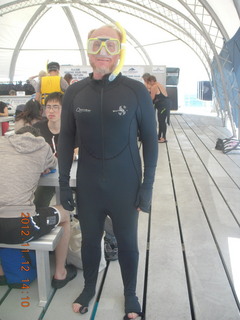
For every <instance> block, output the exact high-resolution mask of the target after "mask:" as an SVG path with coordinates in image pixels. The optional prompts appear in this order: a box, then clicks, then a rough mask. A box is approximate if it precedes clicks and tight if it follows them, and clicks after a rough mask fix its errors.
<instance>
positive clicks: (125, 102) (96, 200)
mask: <svg viewBox="0 0 240 320" xmlns="http://www.w3.org/2000/svg"><path fill="white" fill-rule="evenodd" d="M120 43H121V33H120V32H119V30H117V29H116V28H115V27H114V26H112V27H111V26H103V27H101V28H99V29H95V30H93V31H91V32H90V33H89V39H88V56H89V60H90V64H91V66H92V68H93V73H92V74H90V76H89V77H88V78H86V79H84V80H82V81H80V82H76V83H74V84H72V85H71V86H70V87H69V88H68V90H67V92H66V93H65V96H64V100H63V107H62V120H61V131H60V136H59V143H58V161H59V174H60V177H59V183H60V197H61V203H62V205H63V207H64V208H66V209H68V210H73V198H72V191H71V188H70V187H69V172H70V168H71V164H72V156H71V155H72V153H73V149H74V143H75V136H76V137H77V141H78V144H79V159H78V171H77V207H78V215H79V220H80V225H81V231H82V260H83V270H84V271H83V272H84V279H85V285H84V289H83V291H82V293H81V294H80V296H79V297H78V298H77V299H76V300H75V301H74V303H73V310H74V312H80V313H85V312H86V311H87V306H88V303H89V301H90V300H91V299H92V297H93V296H94V294H95V287H96V281H97V276H98V266H99V262H100V255H101V238H102V236H103V230H104V221H105V218H106V216H107V215H109V216H110V217H111V219H112V222H113V229H114V234H115V236H116V239H117V243H118V250H119V251H118V258H119V264H120V268H121V274H122V279H123V285H124V297H125V313H126V315H125V317H124V319H136V318H137V317H139V316H142V313H141V307H140V304H139V302H138V298H137V296H136V282H137V269H138V256H139V252H138V245H137V228H138V215H139V211H140V210H142V211H145V212H149V209H150V204H151V198H152V187H153V181H154V175H155V168H156V163H157V152H158V143H157V130H156V121H155V115H154V109H153V106H152V101H151V98H150V95H149V93H148V92H147V90H146V88H145V86H144V85H143V84H142V83H141V82H139V81H135V80H132V79H130V78H127V77H124V76H122V75H121V74H119V75H118V76H117V77H116V78H115V79H114V80H113V81H110V80H109V75H110V74H111V73H112V72H113V70H114V69H115V67H116V65H117V64H118V60H119V57H120ZM138 137H140V138H141V141H142V147H143V162H144V166H143V167H144V173H143V174H142V164H141V158H140V154H139V149H138Z"/></svg>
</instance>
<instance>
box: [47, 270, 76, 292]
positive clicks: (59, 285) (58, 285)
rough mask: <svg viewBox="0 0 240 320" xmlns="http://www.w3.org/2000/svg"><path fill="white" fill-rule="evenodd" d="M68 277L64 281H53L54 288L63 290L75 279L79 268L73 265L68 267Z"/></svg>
mask: <svg viewBox="0 0 240 320" xmlns="http://www.w3.org/2000/svg"><path fill="white" fill-rule="evenodd" d="M66 270H67V275H66V278H65V279H63V280H58V279H55V278H53V279H52V287H53V288H55V289H60V288H63V287H64V286H65V285H66V284H67V283H68V282H69V281H71V280H72V279H74V278H75V277H76V275H77V268H76V267H74V266H73V265H66Z"/></svg>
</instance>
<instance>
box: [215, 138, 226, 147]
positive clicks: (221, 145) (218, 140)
mask: <svg viewBox="0 0 240 320" xmlns="http://www.w3.org/2000/svg"><path fill="white" fill-rule="evenodd" d="M223 148H224V145H223V139H220V138H218V139H217V143H216V146H215V149H217V150H223Z"/></svg>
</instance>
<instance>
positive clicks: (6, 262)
mask: <svg viewBox="0 0 240 320" xmlns="http://www.w3.org/2000/svg"><path fill="white" fill-rule="evenodd" d="M0 260H1V265H2V268H3V271H4V275H5V278H6V280H7V284H8V286H9V287H10V288H17V289H27V288H29V284H30V283H31V282H32V281H33V280H34V279H36V278H37V269H36V253H35V251H34V250H27V249H9V248H0Z"/></svg>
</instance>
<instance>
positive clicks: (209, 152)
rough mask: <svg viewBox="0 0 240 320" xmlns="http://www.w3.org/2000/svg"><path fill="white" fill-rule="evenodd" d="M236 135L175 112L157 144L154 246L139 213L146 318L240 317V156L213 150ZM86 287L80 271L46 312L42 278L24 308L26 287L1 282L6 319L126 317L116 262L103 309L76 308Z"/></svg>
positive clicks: (212, 121) (0, 317) (1, 312)
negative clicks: (73, 306)
mask: <svg viewBox="0 0 240 320" xmlns="http://www.w3.org/2000/svg"><path fill="white" fill-rule="evenodd" d="M230 135H231V134H230V133H229V132H228V130H227V129H226V128H223V127H222V123H221V120H220V119H218V118H216V117H211V116H199V115H190V114H180V113H178V114H177V113H176V114H174V115H172V116H171V126H170V127H169V128H168V134H167V138H168V143H167V144H159V159H158V168H157V174H156V182H155V186H154V196H153V204H152V214H151V221H150V241H149V245H148V246H147V234H148V232H147V231H148V218H149V215H148V214H145V213H141V214H140V223H139V248H140V264H139V278H138V289H137V291H138V296H139V299H140V301H141V302H142V301H143V300H144V293H143V291H144V279H145V273H147V277H146V279H147V287H146V288H147V290H146V292H145V294H146V296H145V298H146V306H145V307H146V320H240V228H239V226H240V153H239V152H236V153H229V154H223V153H222V152H221V151H217V150H215V144H216V139H217V138H219V137H221V138H225V137H229V136H230ZM147 248H149V251H146V249H147ZM146 252H147V269H146V265H145V260H146ZM103 275H104V271H102V272H101V273H100V274H99V282H98V286H99V287H100V286H101V282H102V279H103ZM82 285H83V276H82V271H81V270H79V272H78V276H77V278H76V280H73V281H72V282H70V283H69V284H68V285H67V286H66V287H64V288H62V289H60V290H57V291H55V292H54V294H53V297H52V300H51V301H50V302H49V304H48V305H47V307H46V308H45V309H43V308H42V307H39V306H38V297H37V288H36V286H37V284H36V282H34V283H33V284H32V285H31V288H30V289H29V292H28V294H27V296H29V299H30V300H28V301H30V306H29V307H25V308H24V307H22V306H21V302H22V301H24V300H23V298H24V297H26V294H25V292H22V291H21V290H16V289H15V290H8V288H7V287H0V304H1V305H0V320H25V319H30V320H42V319H43V320H55V319H58V320H66V319H71V320H74V319H80V318H81V319H83V320H85V319H86V320H89V319H90V320H94V319H96V320H103V319H104V320H105V319H113V320H121V319H122V318H123V314H124V312H123V297H122V283H121V278H120V270H119V266H118V262H117V261H114V262H110V265H109V268H108V270H107V273H106V279H105V282H104V285H103V289H102V294H101V297H100V301H99V303H98V307H97V310H95V309H94V312H93V313H92V308H93V306H96V304H95V301H92V303H91V306H90V309H89V312H88V313H87V314H86V315H83V316H81V315H79V314H74V313H73V312H72V310H71V303H72V301H73V300H74V299H75V298H76V297H77V296H78V294H79V293H80V291H81V288H82ZM95 311H96V313H95Z"/></svg>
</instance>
